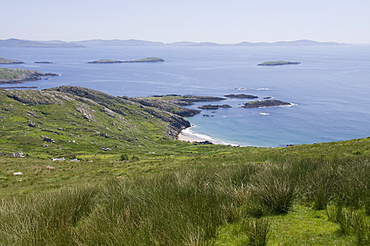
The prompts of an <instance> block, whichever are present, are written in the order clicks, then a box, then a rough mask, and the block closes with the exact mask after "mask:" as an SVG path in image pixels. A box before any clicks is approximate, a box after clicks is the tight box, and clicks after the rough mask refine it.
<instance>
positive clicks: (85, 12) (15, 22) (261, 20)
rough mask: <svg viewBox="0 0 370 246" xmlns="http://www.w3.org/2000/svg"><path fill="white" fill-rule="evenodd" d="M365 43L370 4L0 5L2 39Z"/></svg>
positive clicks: (166, 1) (141, 0)
mask: <svg viewBox="0 0 370 246" xmlns="http://www.w3.org/2000/svg"><path fill="white" fill-rule="evenodd" d="M8 38H20V39H28V40H56V39H58V40H65V41H77V40H86V39H143V40H150V41H162V42H167V43H168V42H176V41H195V42H203V41H210V42H217V43H238V42H242V41H250V42H262V41H266V42H274V41H279V40H285V41H289V40H297V39H311V40H316V41H337V42H343V43H370V0H0V39H8Z"/></svg>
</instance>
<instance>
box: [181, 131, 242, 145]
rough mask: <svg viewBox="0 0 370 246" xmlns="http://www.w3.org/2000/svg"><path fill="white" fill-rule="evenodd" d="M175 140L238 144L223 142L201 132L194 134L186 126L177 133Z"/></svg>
mask: <svg viewBox="0 0 370 246" xmlns="http://www.w3.org/2000/svg"><path fill="white" fill-rule="evenodd" d="M177 140H179V141H184V142H188V143H201V142H208V143H212V144H221V145H231V146H238V145H236V144H230V143H225V142H222V141H217V140H215V139H213V138H211V137H209V136H206V135H201V134H194V133H193V132H192V131H191V127H188V128H186V129H184V130H182V131H181V132H180V133H179V134H178V135H177Z"/></svg>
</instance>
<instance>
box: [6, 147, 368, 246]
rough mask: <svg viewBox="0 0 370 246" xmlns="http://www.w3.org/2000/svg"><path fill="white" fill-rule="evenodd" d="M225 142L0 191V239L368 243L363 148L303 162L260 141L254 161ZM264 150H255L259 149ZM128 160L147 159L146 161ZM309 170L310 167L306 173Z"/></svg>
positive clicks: (42, 242) (51, 242)
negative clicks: (121, 171)
mask: <svg viewBox="0 0 370 246" xmlns="http://www.w3.org/2000/svg"><path fill="white" fill-rule="evenodd" d="M231 150H232V149H230V152H229V154H228V155H224V154H223V153H216V154H214V156H208V157H206V156H203V155H199V156H196V157H194V158H192V159H189V158H188V159H179V158H175V159H167V160H162V161H161V162H163V163H166V165H169V164H170V163H172V165H173V166H172V168H170V169H167V171H164V169H163V171H161V172H158V171H159V169H157V170H158V171H154V170H153V172H150V173H146V174H145V175H143V174H144V173H140V175H138V174H139V173H136V174H134V173H133V174H132V175H130V176H127V175H123V176H122V175H120V176H116V178H114V179H113V180H112V179H111V180H110V181H105V182H100V183H98V182H92V184H91V185H86V184H85V185H83V184H80V185H77V186H71V187H70V188H62V189H57V190H50V191H46V192H40V193H33V194H30V195H26V196H20V197H18V198H15V199H11V198H5V197H4V199H3V200H2V205H1V206H2V207H1V210H0V218H1V219H0V223H1V225H0V245H19V244H20V243H21V245H366V244H367V243H368V242H369V228H370V217H369V215H368V214H366V211H367V210H366V208H367V206H368V205H367V203H366V201H367V200H368V197H369V194H370V192H369V190H367V189H366V187H369V186H366V184H368V182H369V181H368V178H367V177H368V176H367V175H368V172H369V161H368V158H367V157H366V156H363V157H358V156H357V155H356V157H355V158H348V157H347V156H344V157H343V156H336V157H335V158H332V157H328V158H327V159H323V157H322V156H316V157H313V156H312V158H311V159H309V161H307V159H306V157H305V158H303V157H302V156H291V155H290V154H287V155H285V157H283V156H281V158H280V159H278V160H277V159H275V158H276V156H275V157H274V158H272V156H274V155H275V154H276V151H280V150H270V151H272V152H275V153H272V152H270V151H269V154H268V155H265V158H267V159H266V161H265V162H264V163H260V162H251V161H248V162H246V161H245V160H247V159H249V158H252V156H251V155H253V152H251V150H249V151H248V149H245V150H247V151H240V149H236V150H235V152H232V151H231ZM242 150H243V149H242ZM292 150H294V151H296V149H294V148H293V149H292ZM264 151H266V150H265V149H262V150H261V152H260V155H256V157H255V158H257V156H258V158H261V155H263V153H264ZM284 151H288V152H289V150H288V149H284ZM243 152H244V153H243ZM247 153H249V154H248V155H246V154H247ZM265 154H266V153H265ZM223 156H224V157H223ZM230 156H233V157H234V158H235V159H234V160H235V162H236V163H232V162H231V161H230V159H229V157H230ZM237 156H239V158H242V156H244V157H245V159H244V164H239V163H238V162H239V161H241V160H240V159H239V160H238V159H237V158H236V157H237ZM117 158H119V156H118V157H117ZM273 159H275V160H273ZM152 161H154V160H152ZM123 163H126V164H130V165H132V164H134V163H133V162H131V163H130V161H128V162H127V161H125V162H123ZM135 163H136V164H135V165H140V164H141V165H148V164H149V163H150V161H149V160H146V161H145V162H143V161H140V160H139V161H137V162H135ZM174 163H177V164H176V165H175V164H174ZM318 167H320V168H318ZM312 170H316V171H317V175H314V176H312V175H311V173H312ZM349 173H351V175H349ZM103 174H104V173H103ZM102 177H103V176H102ZM319 177H322V179H327V178H328V177H331V179H330V180H331V184H332V186H333V187H332V189H330V190H327V189H324V190H325V191H326V192H328V193H329V195H327V196H326V197H325V199H324V203H326V204H327V205H326V207H327V208H326V209H321V208H319V207H317V206H315V203H316V202H317V197H316V196H315V195H312V189H317V190H318V191H317V192H316V193H320V192H319V189H321V188H322V187H324V188H325V187H326V185H323V186H322V185H319V186H316V185H312V184H316V183H320V184H321V183H323V184H325V182H324V180H320V179H319ZM269 181H270V182H269ZM313 187H314V188H313ZM354 187H362V190H361V192H357V193H356V195H354V194H353V192H354V189H355V188H354ZM323 193H325V192H323ZM328 197H329V198H328ZM321 204H322V203H321Z"/></svg>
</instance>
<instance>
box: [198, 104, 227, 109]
mask: <svg viewBox="0 0 370 246" xmlns="http://www.w3.org/2000/svg"><path fill="white" fill-rule="evenodd" d="M198 108H199V109H207V110H217V109H219V108H231V106H230V105H228V104H222V105H212V104H207V105H203V106H199V107H198Z"/></svg>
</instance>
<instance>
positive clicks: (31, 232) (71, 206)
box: [0, 186, 96, 245]
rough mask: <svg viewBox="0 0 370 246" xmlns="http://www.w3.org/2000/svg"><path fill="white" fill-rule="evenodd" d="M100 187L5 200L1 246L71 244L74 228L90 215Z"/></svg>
mask: <svg viewBox="0 0 370 246" xmlns="http://www.w3.org/2000/svg"><path fill="white" fill-rule="evenodd" d="M95 195H96V189H95V188H94V187H90V186H82V187H80V188H69V189H63V190H59V191H55V192H49V193H45V194H38V195H36V196H33V197H27V198H24V199H22V200H21V201H11V202H5V201H3V202H2V210H1V212H0V218H1V219H0V228H1V230H0V245H69V244H70V243H71V238H73V237H74V233H75V232H74V228H75V227H76V226H77V224H78V222H79V221H80V220H81V219H82V218H83V217H85V216H88V215H89V214H90V212H91V209H92V207H93V205H94V203H95V201H94V198H95Z"/></svg>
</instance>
